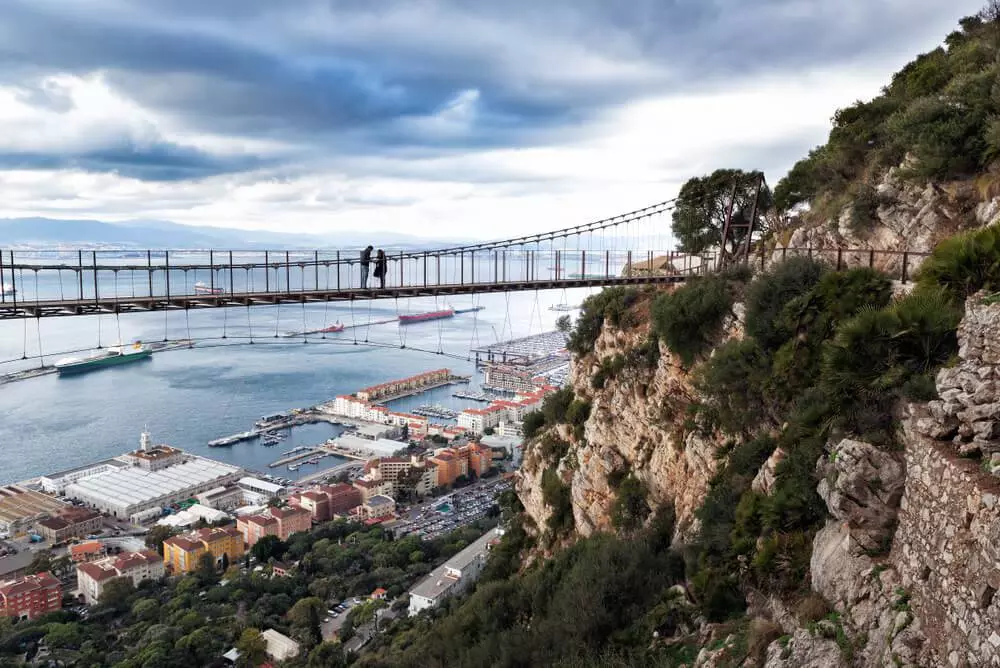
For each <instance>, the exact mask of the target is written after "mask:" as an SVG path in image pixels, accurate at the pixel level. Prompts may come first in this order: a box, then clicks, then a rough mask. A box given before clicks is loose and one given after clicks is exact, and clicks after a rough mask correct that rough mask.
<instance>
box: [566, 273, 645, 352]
mask: <svg viewBox="0 0 1000 668" xmlns="http://www.w3.org/2000/svg"><path fill="white" fill-rule="evenodd" d="M638 298H639V291H638V290H636V289H635V288H627V287H614V288H605V289H604V290H602V291H601V292H599V293H597V294H596V295H591V296H590V297H587V298H586V299H585V300H584V301H583V308H582V309H581V311H580V317H579V318H578V319H577V321H576V327H575V328H574V329H573V331H572V332H571V333H570V335H569V341H568V342H567V344H566V347H567V348H568V349H569V350H570V351H571V352H574V353H576V354H577V355H586V354H587V353H590V352H593V350H594V343H595V342H596V341H597V337H598V336H600V334H601V328H602V327H604V323H605V321H607V322H608V323H610V324H611V326H612V327H621V328H624V327H628V326H630V325H632V324H634V323H633V317H632V315H631V313H630V310H629V309H631V308H632V306H633V305H634V304H635V302H636V300H637V299H638Z"/></svg>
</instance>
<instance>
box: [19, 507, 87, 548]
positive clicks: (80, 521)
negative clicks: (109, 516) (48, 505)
mask: <svg viewBox="0 0 1000 668" xmlns="http://www.w3.org/2000/svg"><path fill="white" fill-rule="evenodd" d="M103 523H104V518H102V517H101V514H100V513H98V512H95V511H93V510H89V509H87V508H77V507H76V506H67V507H66V508H64V509H62V510H61V511H60V512H59V514H58V515H56V516H55V517H47V518H45V519H44V520H39V521H38V523H37V524H36V525H35V528H36V529H37V530H38V533H39V534H41V536H42V538H44V539H46V540H49V541H52V542H53V543H61V542H62V541H64V540H69V539H70V538H82V537H83V536H87V535H90V534H92V533H96V532H97V531H99V530H100V529H101V525H102V524H103Z"/></svg>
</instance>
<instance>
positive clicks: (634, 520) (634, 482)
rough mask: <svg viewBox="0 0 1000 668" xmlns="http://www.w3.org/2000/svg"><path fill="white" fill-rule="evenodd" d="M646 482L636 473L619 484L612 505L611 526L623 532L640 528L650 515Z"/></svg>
mask: <svg viewBox="0 0 1000 668" xmlns="http://www.w3.org/2000/svg"><path fill="white" fill-rule="evenodd" d="M647 493H648V490H647V489H646V485H645V483H643V482H642V481H641V480H639V479H638V478H636V477H635V476H634V475H629V476H627V477H626V478H625V479H624V480H623V481H622V482H621V484H620V485H619V486H618V495H617V497H616V498H615V502H614V504H613V505H612V506H611V526H613V527H614V528H615V529H617V530H618V531H621V532H623V533H632V532H634V531H636V530H638V529H640V528H641V527H642V525H643V523H644V522H645V521H646V518H647V517H649V513H650V507H649V503H647V502H646V495H647Z"/></svg>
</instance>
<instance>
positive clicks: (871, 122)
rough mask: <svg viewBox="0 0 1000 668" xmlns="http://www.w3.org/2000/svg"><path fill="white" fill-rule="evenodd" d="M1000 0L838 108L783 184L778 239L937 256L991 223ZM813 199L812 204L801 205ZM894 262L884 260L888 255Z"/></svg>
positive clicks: (999, 190) (996, 185) (998, 128)
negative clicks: (870, 94) (957, 237)
mask: <svg viewBox="0 0 1000 668" xmlns="http://www.w3.org/2000/svg"><path fill="white" fill-rule="evenodd" d="M998 10H1000V8H998V7H996V3H991V7H988V8H987V10H984V12H983V14H982V15H979V16H974V17H966V18H964V19H962V20H961V21H960V28H959V29H958V30H956V31H955V32H953V33H951V34H950V35H948V36H947V38H946V39H945V42H944V44H943V45H942V46H941V47H939V48H937V49H935V50H934V51H931V52H930V53H926V54H923V55H921V56H919V57H918V58H916V59H915V60H914V61H912V62H911V63H909V64H908V65H906V66H905V67H904V68H903V69H902V70H900V71H899V72H897V73H896V74H895V75H894V76H893V78H892V81H891V82H890V83H889V84H888V85H887V86H886V87H885V88H884V89H883V92H882V94H881V95H879V96H878V97H876V98H874V99H873V100H870V101H859V102H857V103H855V104H854V105H852V106H850V107H847V108H844V109H841V110H840V111H838V112H837V113H836V115H835V116H834V117H833V129H832V130H831V132H830V136H829V139H828V141H827V143H826V144H824V145H822V146H819V147H817V148H816V149H814V150H813V151H811V152H810V154H809V155H808V156H807V157H806V158H804V159H802V160H800V161H799V162H798V163H796V165H795V166H794V167H793V168H792V170H791V171H790V172H789V174H788V175H787V176H785V177H784V178H783V179H782V180H781V181H780V182H779V183H778V184H777V186H776V188H775V190H774V201H775V204H776V206H777V208H778V209H779V210H781V211H793V212H794V213H795V214H797V215H793V217H792V219H791V221H790V223H789V224H788V225H787V226H786V227H785V228H784V229H779V230H777V232H778V234H777V235H776V238H775V241H776V242H777V243H778V244H779V245H790V246H795V247H806V246H811V247H813V248H824V247H836V246H841V247H849V248H859V247H860V248H878V249H884V250H904V249H908V250H911V251H921V252H924V251H929V250H931V249H932V248H933V246H934V245H935V244H936V243H938V242H939V241H941V240H942V239H944V238H946V237H947V236H949V235H951V234H953V233H955V232H957V231H961V230H964V229H970V228H975V227H979V226H981V225H983V224H986V223H990V222H993V220H994V219H995V218H996V216H997V214H998V212H1000V207H998V205H997V203H996V201H995V198H996V196H997V195H998V194H1000V178H998V177H1000V173H998V171H997V165H996V161H997V158H998V157H1000V121H998V120H997V119H998V114H1000V85H998V84H1000V37H998V35H1000V31H998V22H997V18H998V16H1000V11H998ZM800 204H808V211H806V212H800V211H797V209H796V207H797V206H798V205H800ZM886 260H887V261H888V258H886Z"/></svg>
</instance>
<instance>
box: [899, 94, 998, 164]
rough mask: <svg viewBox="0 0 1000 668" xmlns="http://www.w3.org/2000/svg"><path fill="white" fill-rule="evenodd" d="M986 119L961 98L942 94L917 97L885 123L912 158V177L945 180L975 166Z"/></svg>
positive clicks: (983, 150) (982, 145) (983, 145)
mask: <svg viewBox="0 0 1000 668" xmlns="http://www.w3.org/2000/svg"><path fill="white" fill-rule="evenodd" d="M985 121H986V119H985V118H984V117H983V116H982V115H981V114H979V113H976V112H975V109H974V108H973V107H972V106H970V105H969V104H967V103H965V102H964V101H960V100H956V99H954V98H951V99H949V98H946V97H943V96H930V97H925V98H921V99H919V100H916V101H914V102H913V103H912V104H910V105H909V106H908V107H907V108H906V110H905V111H903V112H901V113H900V114H898V115H897V116H895V117H893V119H892V121H891V122H890V123H889V127H890V131H891V132H892V134H893V136H894V138H895V141H896V142H898V143H899V144H901V145H902V146H905V147H906V148H907V149H908V150H909V152H910V153H912V154H913V155H914V157H916V159H917V162H916V164H915V165H912V166H911V167H910V172H911V173H912V175H913V176H916V177H919V178H930V179H949V178H955V177H958V176H963V175H968V174H972V173H974V172H976V171H977V170H978V169H979V166H980V161H981V158H982V156H983V155H984V154H985V153H986V148H987V147H986V141H985V138H984V124H985Z"/></svg>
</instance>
